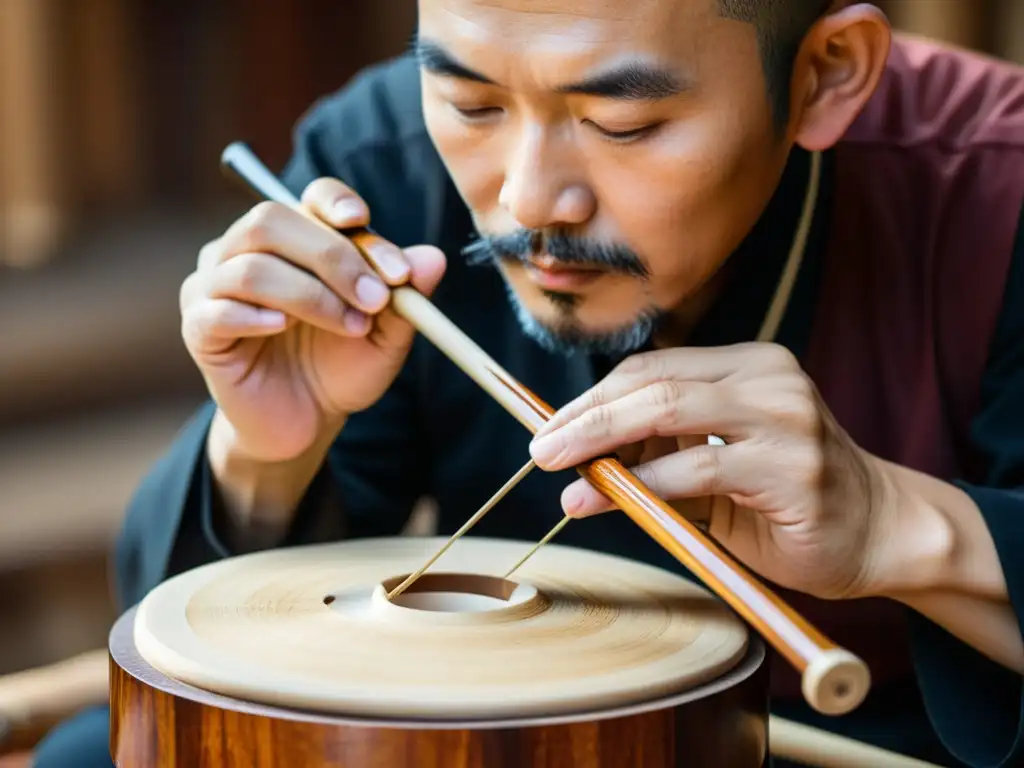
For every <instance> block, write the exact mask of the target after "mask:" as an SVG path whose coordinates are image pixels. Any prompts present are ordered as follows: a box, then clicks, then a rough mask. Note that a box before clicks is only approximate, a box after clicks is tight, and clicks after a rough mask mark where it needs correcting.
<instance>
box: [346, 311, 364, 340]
mask: <svg viewBox="0 0 1024 768" xmlns="http://www.w3.org/2000/svg"><path fill="white" fill-rule="evenodd" d="M345 327H346V328H348V329H349V330H350V331H351V332H352V333H358V334H363V333H366V332H367V331H368V330H369V329H370V318H369V317H367V316H366V315H364V314H363V313H362V312H360V311H359V310H357V309H347V310H345Z"/></svg>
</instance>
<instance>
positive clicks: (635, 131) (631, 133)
mask: <svg viewBox="0 0 1024 768" xmlns="http://www.w3.org/2000/svg"><path fill="white" fill-rule="evenodd" d="M586 122H588V123H590V125H592V126H593V127H594V129H595V130H596V131H597V132H598V133H600V134H601V135H602V136H604V137H605V138H609V139H612V140H613V141H633V140H635V139H640V138H643V137H644V136H648V135H650V134H652V133H654V132H655V131H656V130H657V129H658V128H659V127H661V123H653V124H651V125H644V126H641V127H640V128H630V129H629V130H626V131H611V130H608V129H607V128H602V127H601V126H600V125H598V124H597V123H595V122H593V121H591V120H588V121H586Z"/></svg>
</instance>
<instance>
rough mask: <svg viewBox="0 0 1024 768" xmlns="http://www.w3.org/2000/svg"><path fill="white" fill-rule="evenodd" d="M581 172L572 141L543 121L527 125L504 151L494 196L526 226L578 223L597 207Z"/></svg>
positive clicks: (531, 227) (584, 219)
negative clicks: (499, 184) (502, 171)
mask: <svg viewBox="0 0 1024 768" xmlns="http://www.w3.org/2000/svg"><path fill="white" fill-rule="evenodd" d="M583 178H584V174H583V173H582V171H581V169H580V168H579V166H578V162H577V160H576V158H575V150H574V148H573V147H571V146H567V145H566V144H565V143H564V142H561V141H559V140H558V138H557V137H556V136H554V135H553V133H552V132H551V131H549V130H548V129H546V128H545V127H543V126H529V127H527V128H525V129H524V130H523V132H522V135H521V136H520V138H519V141H517V142H515V144H514V146H513V148H512V150H511V151H510V153H509V159H508V161H507V163H506V171H505V180H504V184H503V185H502V187H501V193H500V195H499V202H500V203H501V205H502V207H504V208H505V210H507V211H508V212H509V214H510V215H511V216H512V218H514V219H515V221H516V222H517V223H518V224H519V225H520V226H522V227H526V228H528V229H544V228H547V227H560V226H570V225H577V226H578V225H580V224H583V223H584V222H586V221H588V220H589V219H590V218H591V217H592V216H593V215H594V209H595V207H596V201H595V199H594V195H593V192H592V191H591V190H590V188H589V186H588V185H587V184H586V182H585V181H584V180H583Z"/></svg>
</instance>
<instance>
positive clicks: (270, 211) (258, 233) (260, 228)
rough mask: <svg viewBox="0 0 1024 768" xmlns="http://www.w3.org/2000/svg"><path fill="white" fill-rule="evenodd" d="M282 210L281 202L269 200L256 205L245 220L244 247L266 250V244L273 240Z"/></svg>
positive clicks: (243, 228) (243, 229) (243, 230)
mask: <svg viewBox="0 0 1024 768" xmlns="http://www.w3.org/2000/svg"><path fill="white" fill-rule="evenodd" d="M282 211H283V207H282V206H281V205H280V204H278V203H275V202H272V201H269V200H264V201H262V202H259V203H257V204H256V205H254V206H253V207H252V209H250V211H249V213H248V214H246V216H245V221H244V222H243V227H242V232H243V235H242V241H243V247H244V248H245V249H246V250H252V251H262V250H265V247H264V245H265V244H266V243H268V242H270V241H271V238H272V236H273V233H274V231H275V229H276V228H277V224H278V222H279V221H280V218H281V212H282Z"/></svg>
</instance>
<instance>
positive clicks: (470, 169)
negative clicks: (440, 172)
mask: <svg viewBox="0 0 1024 768" xmlns="http://www.w3.org/2000/svg"><path fill="white" fill-rule="evenodd" d="M423 117H424V121H425V122H426V126H427V133H428V134H429V135H430V138H431V140H432V141H433V143H434V146H435V148H436V149H437V152H438V154H439V155H440V157H441V161H442V162H443V163H444V166H445V168H446V169H447V171H448V173H449V175H450V176H451V177H452V180H453V182H454V183H455V187H456V189H458V191H459V194H460V195H461V196H462V198H463V200H464V201H465V202H466V205H468V206H469V208H470V209H471V210H472V211H473V212H474V213H475V214H479V213H486V212H488V211H489V210H490V209H492V208H493V207H495V206H496V205H497V204H498V195H499V194H500V192H501V185H502V174H501V167H500V163H497V162H495V158H496V157H498V156H499V155H498V154H497V151H498V148H497V146H496V137H495V136H494V133H493V132H488V131H482V130H481V131H475V130H474V129H473V128H471V127H467V126H465V125H464V124H463V123H462V122H461V121H460V120H459V118H458V116H457V115H456V114H455V113H454V112H453V111H452V110H451V108H450V107H448V106H447V105H445V104H442V103H439V102H438V100H437V99H432V98H430V96H429V93H427V92H424V96H423Z"/></svg>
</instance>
